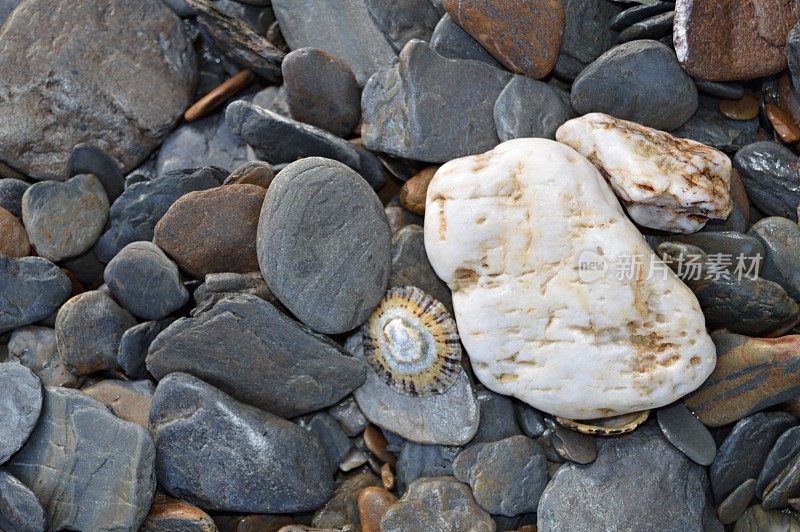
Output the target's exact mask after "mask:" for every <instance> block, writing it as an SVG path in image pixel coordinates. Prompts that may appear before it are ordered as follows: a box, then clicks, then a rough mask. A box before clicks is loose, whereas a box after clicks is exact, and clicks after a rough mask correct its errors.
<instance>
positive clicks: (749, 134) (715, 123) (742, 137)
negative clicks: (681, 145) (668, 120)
mask: <svg viewBox="0 0 800 532" xmlns="http://www.w3.org/2000/svg"><path fill="white" fill-rule="evenodd" d="M699 102H700V105H699V106H698V107H697V111H696V112H695V113H694V114H693V115H692V117H691V118H690V119H689V120H688V121H687V122H686V123H684V124H683V125H682V126H681V127H679V128H678V129H675V130H674V131H672V134H673V135H674V136H676V137H682V138H687V139H692V140H696V141H697V142H700V143H702V144H707V145H708V146H711V147H712V148H717V149H718V150H722V151H724V152H728V153H730V152H735V151H736V150H738V149H740V148H742V147H744V146H746V145H747V144H751V143H753V142H755V140H756V134H757V133H758V117H756V118H753V119H751V120H733V119H731V118H727V117H726V116H725V115H723V114H722V113H720V111H719V100H718V99H717V98H710V97H708V96H703V95H700V97H699Z"/></svg>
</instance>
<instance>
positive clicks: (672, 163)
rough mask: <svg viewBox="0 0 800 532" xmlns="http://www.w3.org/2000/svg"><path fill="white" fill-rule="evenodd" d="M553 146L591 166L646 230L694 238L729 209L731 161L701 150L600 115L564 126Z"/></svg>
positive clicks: (705, 148) (688, 142)
mask: <svg viewBox="0 0 800 532" xmlns="http://www.w3.org/2000/svg"><path fill="white" fill-rule="evenodd" d="M556 140H558V141H559V142H562V143H564V144H566V145H567V146H570V147H572V148H575V149H576V150H577V151H578V152H579V153H580V154H581V155H583V156H584V157H586V158H588V159H589V160H590V161H592V163H593V164H594V165H595V166H596V167H597V168H598V169H599V170H600V171H601V172H602V173H603V175H604V176H605V177H606V179H607V180H608V182H609V183H610V184H611V188H613V189H614V192H615V193H616V194H617V196H619V198H620V199H621V200H622V202H623V203H624V204H625V207H626V208H627V210H628V214H629V215H630V217H631V218H633V220H634V221H635V222H637V223H639V224H640V225H643V226H645V227H652V228H653V229H662V230H664V231H672V232H674V233H694V232H695V231H699V230H700V229H702V228H703V226H704V225H705V224H706V222H707V221H708V220H709V219H710V218H718V219H725V218H727V217H728V215H729V214H730V212H731V208H732V207H733V204H732V203H731V196H730V182H731V161H730V159H728V156H727V155H725V154H724V153H722V152H721V151H719V150H715V149H714V148H710V147H708V146H706V145H705V144H700V143H699V142H695V141H693V140H689V139H682V138H677V137H673V136H672V135H670V134H669V133H665V132H663V131H658V130H656V129H652V128H649V127H645V126H642V125H640V124H637V123H635V122H628V121H627V120H619V119H617V118H613V117H611V116H608V115H605V114H603V113H590V114H587V115H584V116H582V117H580V118H574V119H572V120H570V121H568V122H566V123H565V124H563V125H562V126H561V127H560V128H558V131H556Z"/></svg>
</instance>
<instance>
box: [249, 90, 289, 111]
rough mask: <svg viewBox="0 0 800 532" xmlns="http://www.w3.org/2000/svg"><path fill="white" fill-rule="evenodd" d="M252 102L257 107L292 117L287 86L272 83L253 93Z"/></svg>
mask: <svg viewBox="0 0 800 532" xmlns="http://www.w3.org/2000/svg"><path fill="white" fill-rule="evenodd" d="M251 103H252V104H253V105H255V106H256V107H260V108H262V109H266V110H267V111H272V112H273V113H276V114H279V115H281V116H286V117H291V116H292V114H291V113H290V112H289V100H288V95H287V94H286V87H284V86H283V85H280V86H278V87H276V86H275V85H271V86H269V87H266V88H264V89H262V90H260V91H258V92H257V93H255V94H254V95H253V99H252V100H251Z"/></svg>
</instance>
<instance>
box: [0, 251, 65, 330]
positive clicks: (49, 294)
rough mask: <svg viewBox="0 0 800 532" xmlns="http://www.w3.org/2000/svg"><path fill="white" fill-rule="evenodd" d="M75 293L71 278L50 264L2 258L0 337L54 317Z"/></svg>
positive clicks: (31, 260) (0, 274)
mask: <svg viewBox="0 0 800 532" xmlns="http://www.w3.org/2000/svg"><path fill="white" fill-rule="evenodd" d="M71 291H72V286H71V284H70V281H69V277H67V275H66V274H65V273H64V272H62V271H61V270H59V269H58V266H56V265H55V264H53V263H52V262H50V261H49V260H47V259H43V258H41V257H23V258H21V259H14V258H11V257H7V256H5V255H0V334H2V333H5V332H7V331H10V330H12V329H16V328H17V327H22V326H23V325H30V324H31V323H36V322H37V321H39V320H43V319H45V318H46V317H48V316H50V315H51V314H53V313H54V312H55V311H56V310H58V307H60V306H61V303H63V302H64V301H66V300H67V298H68V297H69V294H70V292H71Z"/></svg>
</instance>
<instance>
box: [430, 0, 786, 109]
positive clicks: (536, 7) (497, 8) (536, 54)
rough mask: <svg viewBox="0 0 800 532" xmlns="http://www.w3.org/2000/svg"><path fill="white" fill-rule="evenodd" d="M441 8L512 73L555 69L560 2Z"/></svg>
mask: <svg viewBox="0 0 800 532" xmlns="http://www.w3.org/2000/svg"><path fill="white" fill-rule="evenodd" d="M442 5H443V6H444V8H445V10H446V11H447V12H448V13H450V16H451V17H453V20H455V21H456V23H457V24H458V25H459V26H461V27H462V28H464V30H466V32H467V33H469V34H470V35H472V36H473V37H474V38H475V40H477V41H478V42H479V43H481V44H482V45H483V47H484V48H486V50H488V51H489V53H490V54H492V55H493V56H494V57H495V59H497V60H498V61H500V62H501V63H503V65H504V66H505V67H506V68H508V69H509V70H511V71H512V72H514V73H517V74H522V75H525V76H528V77H531V78H534V79H540V78H543V77H545V76H546V75H547V74H549V73H550V71H551V70H553V67H554V66H555V64H556V59H557V58H558V51H559V48H560V47H561V37H562V35H563V33H564V21H565V15H564V7H563V6H562V4H561V2H560V1H559V0H526V1H525V2H524V4H522V5H520V2H519V0H443V2H442ZM784 63H785V62H784ZM465 111H466V110H465Z"/></svg>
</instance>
